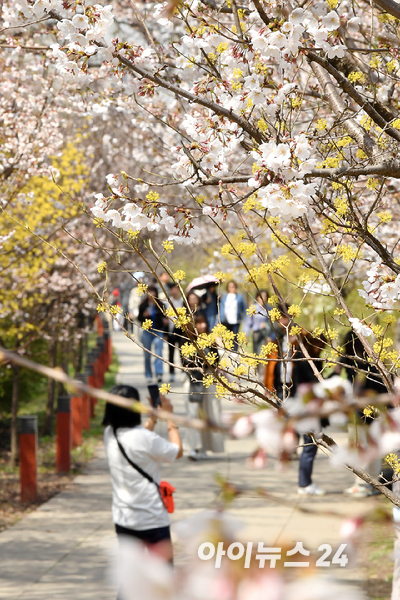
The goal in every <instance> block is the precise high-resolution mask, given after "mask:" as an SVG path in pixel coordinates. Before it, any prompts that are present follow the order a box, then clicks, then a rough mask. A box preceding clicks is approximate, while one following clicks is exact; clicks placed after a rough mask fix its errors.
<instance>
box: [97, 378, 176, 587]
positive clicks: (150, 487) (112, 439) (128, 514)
mask: <svg viewBox="0 0 400 600" xmlns="http://www.w3.org/2000/svg"><path fill="white" fill-rule="evenodd" d="M110 392H111V393H112V394H117V395H118V396H122V397H123V398H129V399H132V400H136V401H140V398H139V393H138V391H137V389H136V388H134V387H132V386H130V385H123V384H122V385H121V384H119V385H116V386H114V387H113V388H112V389H111V390H110ZM161 408H162V410H164V411H168V412H171V413H172V405H171V402H170V401H169V400H168V398H166V397H165V396H161ZM155 423H156V419H155V418H154V417H149V418H148V419H147V421H146V423H145V424H144V426H143V427H142V426H141V415H140V413H138V412H134V411H132V410H130V409H127V408H123V407H121V406H117V405H116V404H111V403H108V402H107V404H106V407H105V413H104V418H103V425H104V427H105V429H104V445H105V450H106V455H107V461H108V466H109V469H110V474H111V483H112V518H113V522H114V524H115V530H116V533H117V535H118V538H122V537H125V538H126V537H128V538H134V539H136V540H141V541H142V542H144V544H145V545H146V546H147V548H148V549H149V550H151V551H154V552H157V553H159V554H161V556H162V557H163V558H165V559H166V560H168V561H172V544H171V533H170V520H169V516H168V512H167V509H166V508H165V506H164V503H163V501H162V499H161V496H160V493H159V491H158V487H157V485H156V483H157V484H159V483H160V479H161V471H160V464H161V463H163V462H164V463H172V462H174V460H176V459H178V458H181V456H182V455H183V450H182V442H181V438H180V435H179V430H178V427H177V426H176V425H175V423H174V422H173V421H167V426H168V437H169V441H167V440H166V439H164V438H162V437H160V436H159V435H158V434H157V433H155V432H154V431H153V429H154V425H155ZM125 455H126V456H125ZM126 457H127V458H126ZM128 459H129V460H128ZM129 461H131V462H132V463H134V464H135V465H137V466H138V467H139V468H140V469H142V470H143V471H144V472H145V473H147V474H148V475H149V476H150V477H151V478H152V479H154V482H156V483H154V482H152V481H149V480H148V479H147V478H146V477H144V476H143V475H142V474H141V473H140V472H139V471H138V470H136V468H134V467H133V466H132V464H130V462H129ZM119 598H120V597H119Z"/></svg>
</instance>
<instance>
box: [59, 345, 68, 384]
mask: <svg viewBox="0 0 400 600" xmlns="http://www.w3.org/2000/svg"><path fill="white" fill-rule="evenodd" d="M68 359H69V342H68V341H64V342H63V344H62V345H61V361H60V362H61V368H62V370H63V371H64V373H66V375H68V362H69V361H68ZM66 393H67V390H66V389H65V387H64V384H63V383H62V382H61V381H60V382H59V384H58V395H59V396H64V395H65V394H66Z"/></svg>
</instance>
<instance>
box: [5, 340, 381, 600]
mask: <svg viewBox="0 0 400 600" xmlns="http://www.w3.org/2000/svg"><path fill="white" fill-rule="evenodd" d="M113 335H114V339H113V342H114V349H115V351H116V352H117V354H118V359H119V365H120V368H119V375H118V379H117V381H118V382H125V383H130V384H132V385H135V386H136V387H138V389H139V391H140V395H141V399H142V401H145V398H146V396H147V389H146V383H145V378H144V375H143V374H142V373H143V357H142V354H141V350H140V349H139V348H137V347H136V346H135V345H134V344H132V343H131V342H130V341H129V340H128V339H127V338H126V337H125V336H124V335H123V334H122V333H114V334H113ZM167 380H168V378H167V377H166V378H165V381H167ZM177 380H178V381H177V382H176V383H175V384H173V386H172V391H173V392H174V393H173V394H171V398H172V400H173V404H174V409H175V412H177V413H184V399H185V398H184V385H183V383H182V381H181V375H178V377H177ZM242 408H243V405H237V404H232V403H229V402H224V403H223V409H224V410H225V411H237V410H241V409H242ZM157 427H158V428H159V432H160V433H162V431H163V425H162V424H159V425H157ZM344 435H345V434H344V433H335V436H336V437H337V436H340V437H341V438H342V439H343V436H344ZM254 448H255V441H254V440H252V439H251V440H227V443H226V450H227V452H226V455H216V456H213V457H212V458H210V459H208V460H205V461H201V462H198V463H193V462H191V461H189V460H188V459H187V457H184V458H183V459H181V460H179V461H178V462H177V463H176V464H174V465H171V466H168V467H166V468H165V469H164V471H163V474H164V475H165V478H166V479H167V480H169V481H170V482H171V483H172V484H173V485H174V486H175V487H176V489H177V493H176V494H175V497H176V502H175V504H176V511H175V513H174V515H173V516H172V517H173V522H176V521H178V520H180V519H182V518H185V517H189V516H191V515H194V514H197V513H199V512H200V511H202V510H204V509H206V508H210V507H213V506H215V505H216V500H217V494H218V486H217V483H216V482H215V479H214V477H215V475H216V474H220V475H222V476H223V477H229V478H230V479H231V480H232V482H235V484H237V485H239V486H240V485H243V486H244V487H245V488H246V489H249V490H250V489H251V488H256V487H259V486H262V487H263V488H265V489H266V490H267V491H268V492H270V493H273V494H275V495H277V496H278V497H279V498H280V499H281V501H282V503H280V504H279V503H272V502H270V501H266V500H265V499H262V498H260V497H257V495H256V493H255V492H252V493H249V494H247V495H244V496H242V497H240V498H238V499H236V500H235V502H234V503H233V505H232V507H231V509H230V512H231V514H232V515H234V516H236V517H237V518H238V519H239V520H240V521H242V522H243V523H244V528H243V530H242V531H241V533H240V538H241V539H242V540H243V541H250V540H253V541H255V542H259V541H263V542H264V543H266V544H267V543H268V544H269V545H281V543H282V542H288V543H291V542H294V543H295V542H297V541H302V542H303V545H304V547H305V548H309V549H316V548H318V546H319V545H320V544H322V543H329V544H332V545H335V544H338V543H339V541H340V540H339V528H340V525H341V519H340V518H336V517H332V516H327V515H326V514H325V515H321V516H314V515H309V514H303V513H301V512H299V511H297V510H295V508H294V505H296V504H299V503H301V504H302V505H306V506H307V508H314V509H315V510H316V511H335V512H338V513H340V514H343V516H349V515H356V514H360V513H362V512H363V511H365V510H367V509H368V508H369V507H370V506H371V505H372V503H373V502H375V500H374V499H372V498H367V499H364V500H355V499H347V498H346V497H345V496H343V495H342V493H341V492H342V491H343V490H344V489H345V488H346V487H348V486H349V485H351V483H352V476H351V474H349V473H347V472H346V471H345V470H344V469H343V468H341V469H335V470H332V468H331V467H330V466H329V464H328V460H327V459H326V458H325V457H324V456H322V455H321V456H320V455H319V454H318V458H317V460H316V464H315V481H316V482H317V483H318V485H320V486H321V487H323V488H324V489H326V491H327V492H328V493H327V495H326V496H324V497H319V498H311V499H310V498H303V497H301V498H300V497H299V496H298V495H297V468H298V463H297V461H294V462H292V463H290V465H289V467H288V469H287V470H286V471H284V472H281V473H280V474H278V475H277V473H276V470H275V466H276V465H275V461H274V460H270V461H269V463H268V465H267V468H266V469H264V470H261V471H254V470H253V471H252V470H248V469H246V468H245V460H246V457H247V456H248V455H249V453H250V452H251V451H252V450H253V449H254ZM283 501H285V502H287V503H288V505H285V504H283ZM110 506H111V485H110V481H109V475H108V470H107V464H106V461H105V455H104V451H103V448H102V445H101V444H100V445H99V451H98V453H97V456H96V458H95V459H94V460H93V461H92V462H91V463H90V465H89V467H88V469H87V471H86V472H85V473H83V474H82V475H79V476H77V477H76V478H75V480H74V482H73V484H72V485H70V486H69V487H68V488H67V489H66V490H65V491H64V492H62V493H61V494H59V495H57V496H55V497H54V498H53V499H51V500H50V501H49V502H47V503H46V504H43V505H42V506H41V507H40V508H39V509H37V510H35V511H34V512H32V513H30V514H29V515H28V516H26V517H24V518H23V519H22V520H21V521H19V522H18V523H17V524H16V525H15V526H13V527H11V528H10V529H8V530H6V531H5V532H3V533H2V534H0V564H1V568H0V598H2V599H4V600H14V599H17V598H22V599H24V600H39V599H40V600H50V599H51V600H61V599H63V600H64V599H65V600H66V599H72V598H73V599H74V600H89V599H96V600H103V599H104V600H111V599H113V598H114V597H115V590H113V588H112V586H111V585H110V583H109V575H108V564H109V556H110V554H111V553H112V551H113V549H114V548H115V545H116V539H115V535H114V531H113V526H112V523H111V510H110ZM294 543H293V546H294ZM182 560H185V557H184V556H183V555H182V552H181V551H180V549H179V547H177V549H176V562H178V563H179V562H180V561H182ZM337 575H338V576H341V577H346V578H347V579H355V580H359V579H360V578H361V575H360V572H359V571H358V570H351V571H350V570H349V571H347V570H345V569H338V570H337Z"/></svg>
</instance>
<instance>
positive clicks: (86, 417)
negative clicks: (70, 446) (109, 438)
mask: <svg viewBox="0 0 400 600" xmlns="http://www.w3.org/2000/svg"><path fill="white" fill-rule="evenodd" d="M82 429H83V430H84V431H89V429H90V402H89V397H88V395H87V394H83V396H82Z"/></svg>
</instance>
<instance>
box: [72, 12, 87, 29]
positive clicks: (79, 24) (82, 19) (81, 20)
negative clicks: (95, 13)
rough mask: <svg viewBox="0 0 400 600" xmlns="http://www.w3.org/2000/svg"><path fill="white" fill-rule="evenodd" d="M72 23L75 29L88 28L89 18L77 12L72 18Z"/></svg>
mask: <svg viewBox="0 0 400 600" xmlns="http://www.w3.org/2000/svg"><path fill="white" fill-rule="evenodd" d="M72 24H73V26H74V27H76V28H77V29H85V30H86V29H88V27H89V19H88V17H87V16H86V15H82V14H78V15H75V16H74V17H73V18H72Z"/></svg>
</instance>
